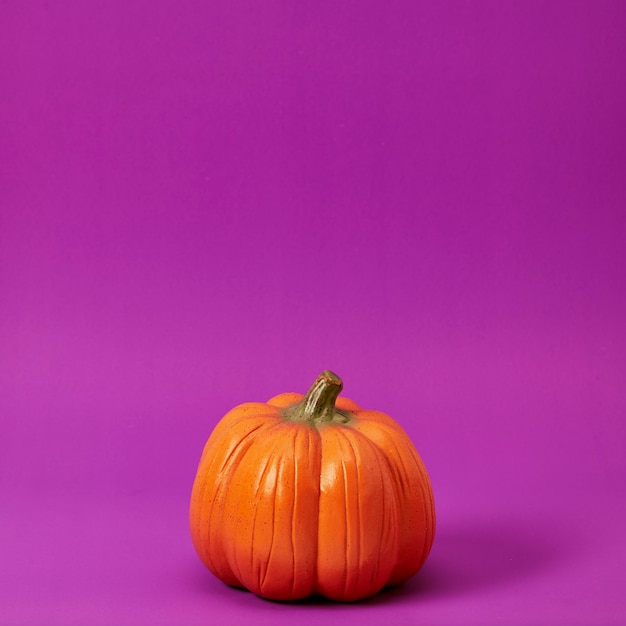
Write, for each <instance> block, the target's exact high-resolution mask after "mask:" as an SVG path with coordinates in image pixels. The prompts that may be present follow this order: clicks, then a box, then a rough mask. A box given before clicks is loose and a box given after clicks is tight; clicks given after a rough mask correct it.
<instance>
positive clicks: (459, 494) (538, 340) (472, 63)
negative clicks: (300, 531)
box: [0, 0, 626, 626]
mask: <svg viewBox="0 0 626 626" xmlns="http://www.w3.org/2000/svg"><path fill="white" fill-rule="evenodd" d="M625 33H626V3H624V2H621V1H620V0H616V1H613V2H611V1H601V0H593V1H591V0H589V1H571V0H568V1H565V0H564V1H547V2H538V1H537V2H525V1H523V2H517V3H514V2H502V1H499V0H498V1H495V0H494V1H493V2H461V1H457V2H433V3H420V2H413V1H409V0H406V1H393V0H391V1H387V2H381V1H369V2H367V1H365V2H364V1H361V2H319V1H318V2H309V1H304V2H295V3H294V2H277V1H269V2H243V1H239V0H237V1H230V2H226V1H224V2H222V1H219V2H200V1H195V2H193V1H190V2H185V1H180V2H172V1H168V0H153V1H150V2H148V1H146V0H143V1H141V0H136V1H124V2H122V1H120V0H117V1H116V0H112V1H104V0H103V1H95V2H82V1H79V0H75V1H65V2H18V1H17V0H9V1H6V2H3V3H2V4H1V6H0V203H1V204H0V304H1V309H0V420H1V422H0V623H1V624H3V625H4V624H7V625H11V626H14V625H18V624H63V625H66V624H76V625H83V624H103V625H104V624H106V625H111V624H116V625H124V624H151V625H156V624H218V623H223V624H255V625H261V624H298V625H306V624H314V623H318V622H320V621H321V620H324V621H325V622H327V623H341V624H346V625H349V624H381V623H393V624H399V625H400V624H491V623H502V624H525V625H526V624H603V625H607V624H624V623H626V600H625V599H624V595H625V594H624V584H625V583H624V581H625V574H624V571H625V566H626V538H625V535H626V533H625V531H624V528H625V526H626V490H625V484H626V427H625V423H626V422H625V413H626V384H625V380H626V324H625V320H626V114H625V111H626V37H625ZM324 368H331V369H334V370H335V371H337V372H338V373H339V374H340V375H341V376H342V377H343V378H344V382H345V391H344V393H345V395H346V396H348V397H351V398H353V399H355V400H357V401H358V402H360V403H361V404H362V405H363V406H365V407H367V408H373V409H380V410H384V411H386V412H388V413H389V414H391V415H392V416H394V417H395V419H397V420H398V421H399V422H400V423H401V424H402V425H403V426H404V427H405V428H406V430H407V431H408V432H409V433H410V435H411V437H412V439H413V440H414V442H415V444H416V446H417V448H418V449H419V450H420V452H421V454H422V457H423V458H424V460H425V462H426V464H427V467H428V468H429V470H430V474H431V478H432V481H433V485H434V489H435V496H436V501H437V505H438V522H439V526H438V535H437V538H436V541H435V546H434V548H433V552H432V554H431V557H430V559H429V561H428V563H427V565H426V566H425V567H424V569H423V570H422V571H421V572H420V574H418V576H416V577H415V578H414V579H413V580H411V581H410V582H409V583H407V584H406V585H404V586H403V587H401V588H399V589H397V590H394V591H391V592H386V593H383V594H381V595H379V596H378V597H376V598H374V599H373V600H371V601H368V602H365V603H361V604H357V605H335V604H329V603H325V602H316V601H313V602H306V603H302V604H298V605H283V604H276V603H270V602H266V601H262V600H260V599H258V598H256V597H255V596H253V595H251V594H247V593H244V592H237V591H234V590H231V589H228V588H226V587H225V586H223V585H222V584H221V583H219V582H218V581H217V580H215V579H214V578H213V577H212V576H211V575H210V574H209V573H208V572H207V571H206V570H205V569H204V568H203V566H202V565H201V564H200V562H199V560H198V559H197V557H196V556H195V553H194V552H193V548H192V546H191V543H190V540H189V535H188V528H187V505H188V497H189V491H190V488H191V483H192V480H193V476H194V472H195V468H196V464H197V461H198V458H199V454H200V451H201V449H202V446H203V444H204V442H205V440H206V438H207V437H208V435H209V433H210V431H211V430H212V428H213V427H214V425H215V424H216V422H217V421H218V419H219V418H220V417H221V416H222V415H223V414H224V413H225V412H226V411H227V410H228V409H230V408H231V407H232V406H234V405H236V404H239V403H240V402H243V401H247V400H264V399H266V398H268V397H270V396H272V395H274V394H276V393H278V392H281V391H290V390H293V391H304V390H305V389H306V388H307V387H308V385H309V384H310V383H311V382H312V380H313V379H314V377H315V376H316V375H317V374H318V372H319V371H320V370H321V369H324Z"/></svg>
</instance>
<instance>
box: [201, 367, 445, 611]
mask: <svg viewBox="0 0 626 626" xmlns="http://www.w3.org/2000/svg"><path fill="white" fill-rule="evenodd" d="M341 388H342V382H341V380H340V379H339V378H338V377H337V376H336V375H335V374H333V373H332V372H330V371H328V370H326V371H324V372H322V374H320V376H319V377H318V379H317V380H316V381H315V383H314V384H313V386H312V387H311V389H310V390H309V392H308V393H307V394H306V395H305V396H303V395H302V394H296V393H283V394H280V395H278V396H275V397H274V398H272V399H271V400H269V401H268V402H267V403H266V404H263V403H258V402H249V403H246V404H242V405H240V406H238V407H236V408H234V409H233V410H232V411H230V412H229V413H228V414H227V415H226V416H225V417H224V418H223V419H222V420H221V421H220V422H219V423H218V424H217V426H216V427H215V430H214V431H213V433H212V434H211V436H210V438H209V440H208V442H207V443H206V445H205V447H204V450H203V452H202V456H201V459H200V463H199V466H198V471H197V474H196V478H195V481H194V484H193V489H192V495H191V505H190V527H191V537H192V541H193V545H194V547H195V549H196V551H197V552H198V555H199V556H200V559H201V560H202V562H203V563H204V564H205V565H206V566H207V567H208V569H209V570H210V571H211V572H213V574H215V576H217V577H218V578H219V579H221V580H222V581H224V582H225V583H227V584H228V585H232V586H236V587H244V588H247V589H249V590H250V591H252V592H253V593H255V594H257V595H259V596H261V597H264V598H268V599H272V600H298V599H301V598H305V597H308V596H311V595H316V594H317V595H321V596H324V597H326V598H329V599H332V600H337V601H344V602H350V601H356V600H361V599H363V598H366V597H369V596H371V595H373V594H375V593H377V592H378V591H380V590H381V589H382V588H383V587H386V586H390V585H396V584H399V583H401V582H403V581H405V580H407V579H408V578H409V577H411V576H412V575H413V574H415V573H416V572H417V571H418V570H419V569H420V567H421V566H422V565H423V563H424V561H425V560H426V557H427V556H428V553H429V551H430V548H431V546H432V543H433V538H434V532H435V509H434V501H433V494H432V488H431V484H430V480H429V478H428V474H427V473H426V469H425V467H424V464H423V463H422V461H421V459H420V457H419V455H418V453H417V451H416V449H415V447H414V446H413V444H412V443H411V441H410V439H409V437H408V435H407V434H406V433H405V431H404V430H403V429H402V428H401V427H400V426H399V425H398V424H397V423H396V422H395V421H394V420H393V419H392V418H391V417H389V416H387V415H385V414H384V413H380V412H377V411H366V410H362V409H360V408H359V406H358V405H357V404H356V403H355V402H353V401H352V400H348V399H346V398H338V397H337V396H338V394H339V392H340V391H341Z"/></svg>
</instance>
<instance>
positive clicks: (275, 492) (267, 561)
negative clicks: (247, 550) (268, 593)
mask: <svg viewBox="0 0 626 626" xmlns="http://www.w3.org/2000/svg"><path fill="white" fill-rule="evenodd" d="M281 426H282V424H281ZM279 443H280V444H283V446H284V443H283V441H282V440H280V439H279V440H277V441H276V444H275V445H274V447H273V448H272V452H271V453H270V455H268V456H269V457H270V459H271V460H272V461H274V452H275V451H276V449H277V448H278V444H279ZM283 458H284V457H283V456H282V455H281V457H280V458H279V459H277V460H276V462H277V463H279V462H280V460H282V459H283ZM269 465H270V463H269V462H268V463H267V465H266V466H265V469H267V467H269ZM283 466H284V465H283V464H281V463H279V467H278V468H277V472H276V482H277V483H278V482H280V478H281V476H282V473H283ZM277 497H278V489H273V490H272V523H271V525H270V526H271V529H272V539H271V540H270V549H269V552H268V554H267V557H266V558H265V571H264V572H263V580H262V581H260V584H259V590H261V591H263V587H265V582H266V581H267V575H268V572H269V569H270V565H271V563H272V555H273V553H274V546H275V538H276V523H275V522H276V499H277Z"/></svg>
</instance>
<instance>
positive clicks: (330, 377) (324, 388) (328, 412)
mask: <svg viewBox="0 0 626 626" xmlns="http://www.w3.org/2000/svg"><path fill="white" fill-rule="evenodd" d="M342 389H343V382H342V380H341V378H339V376H337V374H335V373H333V372H331V371H330V370H324V371H323V372H322V373H321V374H320V375H319V376H318V377H317V379H316V380H315V382H314V383H313V384H312V385H311V388H310V389H309V390H308V391H307V393H306V395H305V396H304V398H302V402H300V403H299V405H298V408H297V409H296V414H295V415H294V416H293V418H295V419H302V420H306V421H308V422H331V421H333V418H334V417H335V416H336V410H335V400H337V396H338V395H339V393H340V392H341V390H342ZM293 418H292V419H293Z"/></svg>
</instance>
